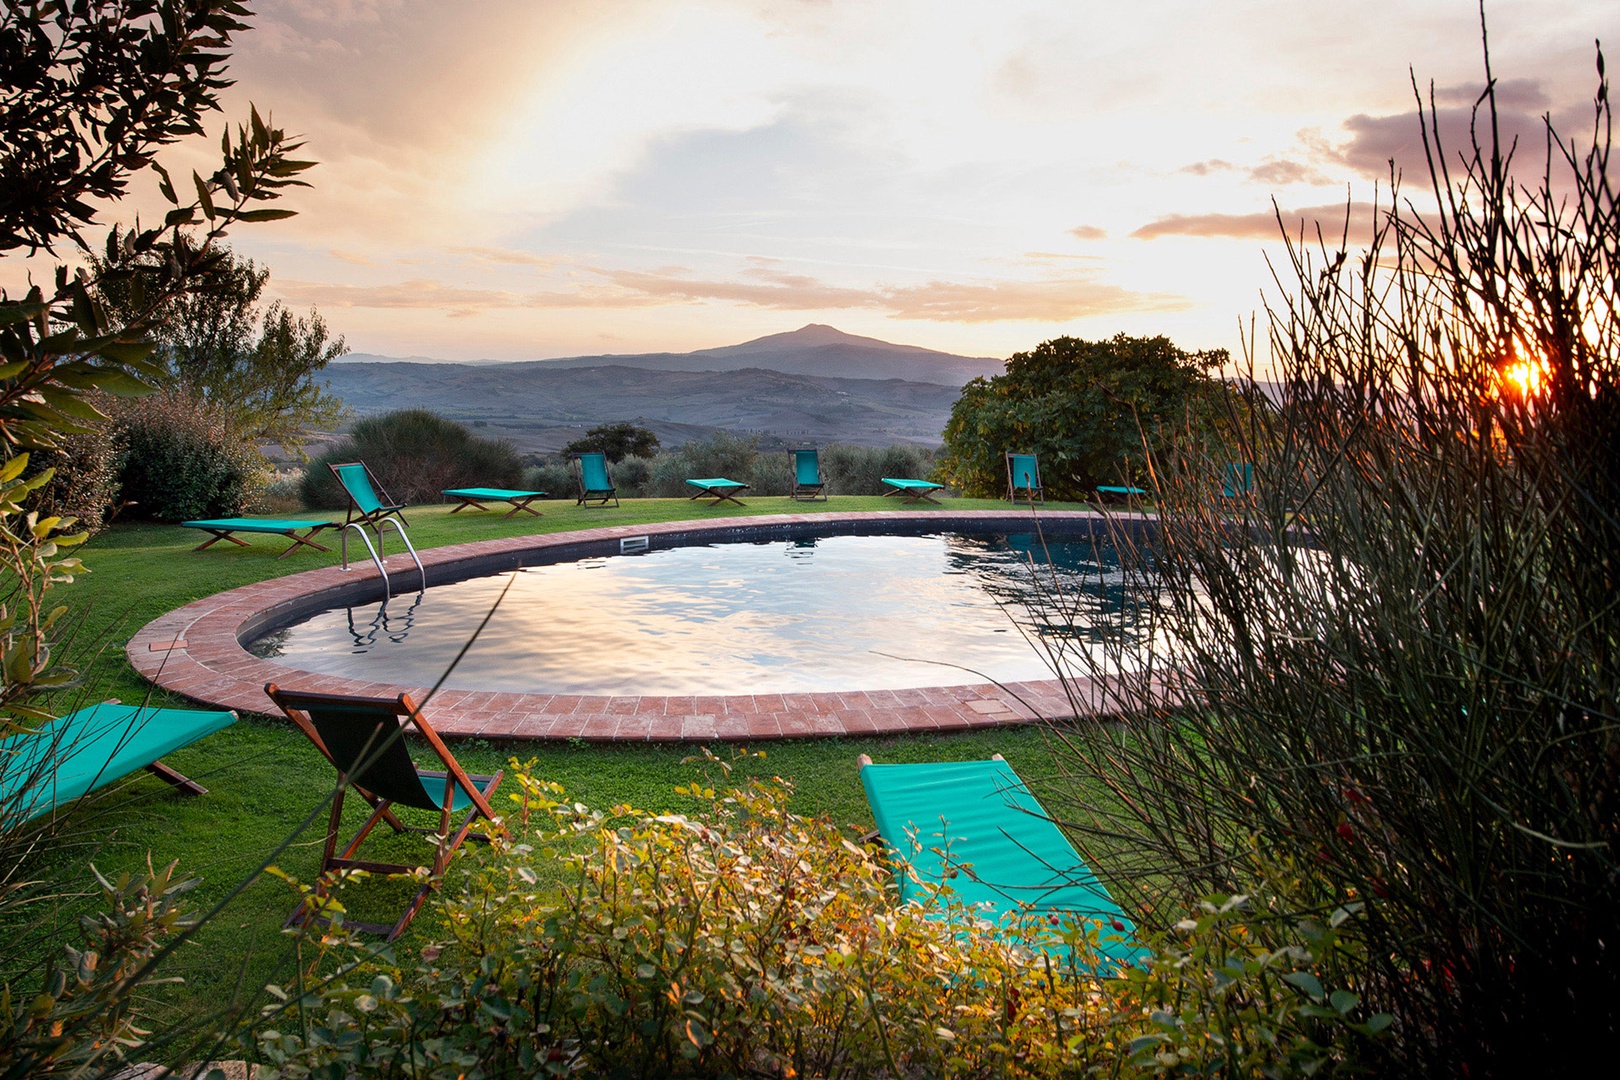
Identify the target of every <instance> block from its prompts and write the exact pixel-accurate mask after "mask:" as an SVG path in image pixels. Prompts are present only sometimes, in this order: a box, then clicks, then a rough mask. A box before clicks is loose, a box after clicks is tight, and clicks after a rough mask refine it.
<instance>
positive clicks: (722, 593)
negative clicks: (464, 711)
mask: <svg viewBox="0 0 1620 1080" xmlns="http://www.w3.org/2000/svg"><path fill="white" fill-rule="evenodd" d="M1032 553H1033V556H1034V558H1035V559H1036V560H1038V563H1039V566H1038V567H1032V565H1031V556H1032ZM1048 553H1049V554H1050V561H1048V558H1047V555H1048ZM1118 580H1119V573H1118V568H1117V566H1116V565H1114V564H1113V562H1112V560H1111V558H1110V556H1109V554H1108V553H1107V552H1106V551H1103V552H1099V551H1098V550H1097V549H1095V548H1094V546H1093V544H1092V542H1091V541H1090V540H1089V539H1087V540H1083V541H1079V542H1074V543H1049V544H1046V545H1043V544H1041V543H1040V541H1039V540H1037V539H1035V538H1033V537H1030V536H1011V537H1008V536H966V535H955V534H948V535H940V536H834V537H823V538H817V539H813V540H788V541H774V542H768V543H738V544H719V545H708V546H692V547H678V548H669V549H663V550H655V551H650V552H646V553H644V554H641V555H633V556H628V555H627V556H615V557H612V558H597V559H587V560H584V561H580V562H572V563H559V564H555V565H548V566H536V567H527V568H524V569H522V570H518V571H514V572H508V573H504V574H499V575H495V576H491V577H483V578H472V579H469V580H466V581H460V582H456V583H453V584H448V585H439V586H435V587H433V588H430V589H428V590H427V591H426V592H424V593H420V594H416V595H414V596H413V595H410V594H406V595H400V596H395V597H394V598H393V600H391V601H389V602H388V603H386V604H370V605H367V606H363V607H355V608H339V609H335V610H331V611H326V612H323V613H320V614H318V615H316V616H314V617H312V618H309V619H307V620H305V621H304V622H301V623H297V624H295V625H293V626H290V627H286V628H282V629H279V630H276V631H273V632H271V633H269V634H267V635H265V636H263V637H261V638H260V639H258V640H257V641H255V642H253V643H251V644H250V645H249V650H250V651H252V652H253V653H254V654H255V655H258V656H260V657H264V658H266V659H270V660H273V661H276V662H284V663H287V664H289V665H291V666H294V667H298V668H302V669H305V670H309V671H316V672H320V673H324V674H331V675H343V676H347V677H349V678H357V679H364V680H368V681H374V682H382V683H392V684H397V685H407V686H430V685H432V684H433V683H435V682H436V681H437V680H438V679H439V677H440V676H441V675H442V674H443V673H444V672H445V670H446V668H448V667H450V665H451V664H452V662H455V658H456V655H457V653H458V652H460V651H461V649H462V647H463V646H464V645H466V643H467V641H468V640H469V639H470V638H472V637H473V634H474V632H475V631H476V630H477V628H478V626H479V624H480V623H481V622H482V621H483V620H484V618H485V616H486V615H489V614H490V610H491V608H492V607H496V610H495V612H494V615H493V617H491V618H490V619H489V622H488V624H487V625H486V626H485V627H484V629H483V630H482V632H480V633H479V634H478V636H477V640H476V641H474V643H473V644H472V646H471V647H470V648H469V649H467V652H466V654H465V656H463V657H462V658H461V660H460V661H459V662H456V663H455V667H454V670H453V671H452V672H451V674H450V675H449V677H448V678H446V679H445V683H444V685H445V686H446V687H450V688H456V689H469V690H503V691H513V692H520V693H522V692H526V693H558V694H589V695H598V694H658V695H687V694H750V693H794V692H810V691H829V690H834V691H835V690H875V689H901V688H908V687H922V686H948V685H959V684H963V683H979V682H984V681H986V680H987V679H993V680H996V681H1001V682H1012V681H1022V680H1029V679H1049V678H1052V677H1053V671H1052V668H1051V666H1050V665H1049V663H1048V661H1047V659H1046V658H1045V656H1044V654H1045V653H1046V652H1048V651H1056V652H1058V653H1063V652H1064V651H1065V650H1073V649H1083V648H1094V647H1098V646H1097V640H1098V639H1097V634H1096V633H1094V632H1093V631H1092V629H1091V626H1090V622H1091V617H1092V616H1096V615H1100V614H1101V613H1102V612H1103V611H1104V610H1105V609H1107V610H1109V611H1112V612H1114V614H1112V615H1110V616H1109V617H1108V618H1106V619H1098V620H1097V621H1098V623H1099V624H1101V623H1103V622H1106V623H1109V624H1110V625H1117V624H1118V621H1119V616H1118V614H1117V612H1118V610H1119V605H1120V599H1119V597H1118V596H1117V595H1116V594H1115V590H1113V589H1112V588H1111V587H1110V586H1111V584H1117V582H1118ZM1054 586H1056V587H1057V589H1058V592H1059V593H1060V594H1061V595H1062V596H1063V601H1062V603H1063V606H1064V610H1063V611H1062V612H1061V613H1060V612H1057V611H1047V612H1045V613H1044V614H1040V613H1036V612H1033V611H1032V610H1031V608H1030V602H1031V601H1032V600H1037V598H1038V596H1039V595H1043V594H1044V595H1047V596H1049V597H1050V596H1051V595H1052V594H1053V589H1054ZM503 593H504V596H503V595H502V594H503ZM497 601H499V603H498V607H497ZM1037 606H1040V605H1039V604H1038V602H1037ZM1046 606H1048V607H1050V605H1046ZM1077 615H1078V616H1079V617H1078V618H1077V617H1076V616H1077Z"/></svg>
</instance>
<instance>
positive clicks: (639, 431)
mask: <svg viewBox="0 0 1620 1080" xmlns="http://www.w3.org/2000/svg"><path fill="white" fill-rule="evenodd" d="M563 453H565V454H606V455H607V459H608V460H609V461H610V462H612V463H613V464H615V465H617V464H618V463H619V462H621V461H623V460H624V459H625V458H627V457H639V458H650V457H652V456H653V455H654V454H656V453H658V436H657V435H654V434H653V433H652V432H650V431H648V430H647V429H646V428H644V427H637V426H636V425H634V424H632V423H631V422H630V421H628V420H621V421H619V422H618V423H616V424H601V425H599V426H597V427H593V428H591V430H589V431H587V432H586V433H585V437H584V438H583V439H575V440H574V441H573V442H571V443H569V444H568V445H567V446H565V447H563Z"/></svg>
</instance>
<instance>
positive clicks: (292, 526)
mask: <svg viewBox="0 0 1620 1080" xmlns="http://www.w3.org/2000/svg"><path fill="white" fill-rule="evenodd" d="M180 524H181V525H183V526H185V527H186V528H188V529H201V530H203V531H204V532H208V533H212V534H213V536H212V537H211V538H210V539H208V540H204V541H203V542H202V543H200V544H198V545H197V546H196V547H194V548H192V549H191V550H192V551H201V550H202V549H203V548H207V547H213V546H214V545H215V544H217V543H219V542H220V541H221V540H229V541H230V542H231V543H233V544H235V545H236V546H238V547H248V546H249V545H248V543H247V542H246V541H244V540H238V539H237V538H236V537H234V536H232V535H231V534H232V533H239V532H250V533H273V534H275V535H278V536H285V537H287V538H288V539H289V540H291V541H292V546H290V547H289V548H287V550H286V551H283V552H282V553H281V554H280V555H277V556H276V558H278V559H285V558H286V557H287V556H289V555H291V554H292V553H293V552H295V551H297V550H298V549H299V548H300V547H312V548H314V549H315V550H316V551H331V550H332V549H331V548H329V547H325V546H323V545H321V544H317V543H316V542H315V540H314V539H313V537H314V536H315V534H316V533H318V532H320V531H321V530H322V529H335V528H337V525H336V524H335V523H333V522H330V521H305V520H303V519H293V518H240V517H234V518H205V519H199V520H196V521H182V522H181V523H180ZM299 529H308V530H309V531H308V532H306V533H305V534H304V535H303V536H299V535H298V530H299Z"/></svg>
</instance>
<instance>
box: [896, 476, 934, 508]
mask: <svg viewBox="0 0 1620 1080" xmlns="http://www.w3.org/2000/svg"><path fill="white" fill-rule="evenodd" d="M883 482H884V483H885V484H888V485H889V487H890V489H891V490H889V491H885V492H884V493H883V497H884V498H885V499H887V498H889V497H890V496H892V495H904V496H905V497H906V502H908V503H914V502H922V501H923V500H927V501H928V502H931V503H937V502H939V500H938V499H936V498H934V492H936V491H942V490H944V487H945V485H944V484H936V483H934V482H933V481H931V480H907V479H905V478H904V477H897V476H885V477H884V478H883Z"/></svg>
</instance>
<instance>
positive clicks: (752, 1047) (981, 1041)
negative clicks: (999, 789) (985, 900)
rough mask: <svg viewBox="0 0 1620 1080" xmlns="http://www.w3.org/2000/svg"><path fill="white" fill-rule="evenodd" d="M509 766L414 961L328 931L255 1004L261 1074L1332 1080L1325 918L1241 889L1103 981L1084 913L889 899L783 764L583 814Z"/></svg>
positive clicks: (1343, 1030) (876, 872)
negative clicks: (1007, 916) (1007, 915)
mask: <svg viewBox="0 0 1620 1080" xmlns="http://www.w3.org/2000/svg"><path fill="white" fill-rule="evenodd" d="M512 764H513V767H514V770H515V771H516V772H517V774H518V775H517V779H518V781H519V785H520V787H521V789H522V791H521V793H520V794H516V795H513V796H511V798H512V799H513V801H514V803H515V804H516V806H515V808H514V810H515V812H514V814H513V815H512V817H511V818H509V819H508V825H509V826H513V825H517V826H518V831H519V832H520V833H521V837H520V839H521V842H519V843H516V844H514V845H513V846H510V847H506V846H500V847H498V848H497V850H496V852H495V854H494V856H493V857H491V858H490V859H487V860H485V861H484V862H483V863H482V864H480V865H477V866H476V867H473V868H471V869H468V870H466V875H465V878H464V886H463V888H462V889H461V891H460V893H459V895H456V896H453V897H451V898H450V899H449V900H448V901H447V902H446V904H445V907H444V913H445V916H446V920H447V921H446V933H447V935H448V936H447V938H446V940H445V941H444V942H443V943H442V944H434V945H430V946H428V947H427V948H425V949H423V950H422V953H421V961H420V962H419V963H418V962H415V961H414V960H404V959H403V958H399V957H396V956H395V955H391V954H389V955H382V956H379V955H377V954H376V952H375V951H374V950H366V951H365V952H364V953H357V952H355V951H351V950H354V949H355V945H354V943H353V942H345V940H344V938H343V936H342V935H341V933H329V934H328V936H327V937H326V939H325V940H324V942H323V945H324V947H325V948H327V949H329V950H333V951H332V952H331V954H329V955H327V956H326V957H325V958H324V959H322V960H320V961H319V965H317V964H316V963H311V964H309V967H310V968H311V969H312V970H313V969H314V968H315V967H317V966H323V967H328V968H329V967H330V965H332V964H334V963H336V964H337V965H338V966H339V969H340V970H341V971H342V974H340V975H339V976H337V977H336V978H333V979H331V980H329V981H325V982H304V983H301V984H299V985H294V986H288V987H285V988H281V989H280V990H278V991H277V992H276V995H275V996H276V997H277V999H278V1000H277V1002H276V1003H274V1004H272V1005H271V1006H270V1007H269V1008H267V1009H266V1011H265V1015H264V1018H263V1021H262V1026H261V1027H260V1029H259V1031H258V1035H257V1038H258V1050H259V1052H260V1054H261V1056H262V1058H263V1060H265V1061H267V1062H269V1063H271V1064H272V1065H274V1066H275V1072H274V1074H273V1075H275V1076H277V1077H282V1078H289V1080H290V1078H302V1077H309V1076H326V1075H355V1076H392V1075H404V1074H407V1073H408V1074H409V1075H413V1076H421V1077H446V1078H449V1077H456V1076H484V1077H493V1076H513V1077H519V1076H521V1077H530V1076H561V1075H591V1076H610V1075H656V1076H745V1075H747V1076H778V1077H781V1076H888V1077H904V1076H919V1075H926V1076H1014V1077H1016V1076H1028V1077H1036V1076H1050V1075H1070V1074H1072V1075H1086V1074H1088V1073H1090V1072H1092V1071H1096V1072H1100V1073H1104V1074H1107V1073H1109V1072H1118V1073H1122V1074H1125V1075H1135V1074H1142V1075H1158V1074H1163V1073H1165V1072H1167V1071H1171V1070H1167V1069H1166V1063H1167V1062H1168V1063H1171V1064H1173V1065H1174V1066H1175V1070H1174V1071H1182V1070H1186V1071H1191V1069H1192V1068H1193V1067H1194V1066H1196V1065H1203V1066H1206V1067H1209V1069H1210V1070H1211V1071H1217V1070H1218V1068H1219V1066H1221V1065H1222V1064H1227V1065H1235V1064H1236V1063H1237V1060H1236V1059H1235V1057H1234V1053H1235V1051H1234V1049H1233V1048H1232V1046H1231V1045H1229V1044H1223V1043H1222V1042H1221V1041H1220V1038H1221V1037H1224V1036H1229V1035H1231V1034H1232V1033H1233V1031H1234V1030H1235V1029H1238V1033H1239V1034H1240V1035H1241V1036H1242V1038H1243V1040H1244V1041H1242V1042H1240V1043H1239V1044H1237V1045H1238V1046H1240V1047H1241V1050H1242V1052H1243V1054H1244V1055H1245V1056H1244V1057H1243V1059H1242V1062H1243V1065H1244V1067H1245V1068H1253V1067H1254V1066H1255V1065H1256V1064H1257V1063H1259V1064H1270V1065H1277V1066H1279V1068H1277V1069H1276V1070H1275V1071H1276V1072H1277V1073H1278V1074H1283V1073H1287V1072H1289V1071H1290V1068H1289V1066H1290V1064H1291V1063H1292V1065H1293V1067H1294V1071H1297V1072H1298V1073H1301V1074H1303V1073H1305V1072H1307V1071H1310V1072H1315V1073H1316V1074H1317V1075H1327V1074H1330V1073H1331V1072H1332V1070H1333V1068H1335V1067H1337V1066H1338V1065H1340V1064H1342V1063H1344V1062H1345V1061H1346V1058H1347V1055H1346V1053H1345V1049H1344V1048H1345V1047H1346V1046H1350V1045H1354V1044H1355V1042H1356V1041H1357V1040H1358V1039H1359V1038H1360V1037H1361V1035H1360V1033H1359V1032H1358V1031H1356V1030H1355V1025H1356V1022H1355V1021H1354V1020H1351V1019H1347V1018H1346V1017H1345V1015H1344V1014H1349V1013H1351V1012H1352V1010H1353V1009H1354V1005H1353V1004H1350V1003H1349V1000H1348V999H1346V998H1344V997H1342V996H1341V997H1338V998H1336V999H1331V1000H1336V1001H1338V1002H1340V1003H1342V1004H1344V1005H1345V1009H1344V1012H1343V1013H1342V1014H1341V1013H1338V1012H1335V1011H1333V1009H1332V1008H1331V1007H1330V1009H1329V1012H1330V1013H1331V1015H1323V1016H1318V1015H1317V1012H1318V1011H1319V1010H1320V1006H1319V1005H1317V1004H1316V1002H1317V1001H1318V1000H1319V999H1320V998H1321V997H1322V995H1323V990H1322V985H1323V983H1322V978H1323V977H1325V976H1323V975H1322V974H1321V973H1322V972H1323V971H1324V967H1323V963H1322V960H1323V958H1326V957H1331V955H1332V954H1333V953H1334V951H1335V950H1336V948H1337V944H1336V940H1335V931H1334V930H1333V929H1332V928H1331V927H1318V926H1315V925H1314V924H1313V926H1312V927H1311V928H1310V930H1309V935H1310V936H1309V937H1307V936H1306V935H1305V934H1300V933H1295V932H1294V931H1292V930H1290V931H1289V933H1290V934H1292V935H1293V938H1292V940H1291V941H1290V942H1289V943H1288V944H1287V945H1285V946H1281V947H1277V948H1274V949H1271V950H1268V949H1266V948H1265V947H1264V946H1263V945H1262V944H1261V943H1260V940H1259V939H1258V938H1257V937H1256V936H1255V935H1254V934H1253V932H1252V926H1253V925H1255V924H1252V923H1251V922H1249V921H1246V920H1245V918H1244V916H1245V914H1246V913H1247V912H1248V910H1249V909H1248V908H1246V906H1245V901H1244V898H1241V897H1239V898H1235V899H1232V900H1228V901H1227V902H1226V903H1225V904H1224V905H1221V906H1219V907H1218V908H1217V907H1216V906H1214V905H1211V906H1210V911H1211V914H1209V915H1207V916H1205V917H1203V918H1201V919H1199V920H1190V921H1189V922H1187V923H1186V924H1185V925H1184V927H1183V928H1181V929H1180V930H1178V931H1177V932H1176V943H1175V945H1174V946H1172V947H1168V948H1167V951H1165V952H1162V953H1161V954H1160V959H1159V960H1158V961H1155V962H1154V963H1153V964H1151V965H1150V967H1149V968H1148V969H1147V970H1146V971H1142V972H1135V973H1132V974H1130V975H1129V977H1128V978H1126V979H1123V980H1120V979H1111V978H1099V977H1097V976H1096V975H1094V974H1093V973H1092V968H1091V959H1090V958H1092V957H1094V956H1095V953H1094V951H1093V949H1094V946H1095V936H1094V935H1095V933H1096V931H1095V930H1094V929H1091V928H1089V927H1082V926H1077V925H1074V924H1069V923H1064V924H1061V925H1059V926H1052V925H1050V924H1048V923H1047V922H1046V921H1045V920H1044V919H1041V920H1036V922H1037V923H1038V925H1033V924H1032V925H1008V926H1003V927H999V928H998V927H992V926H991V925H990V924H988V923H986V922H984V921H983V920H981V919H979V918H977V917H976V916H975V915H974V913H973V912H971V911H967V910H964V909H963V908H962V907H961V906H960V905H959V904H954V903H953V902H952V901H951V899H950V897H949V894H948V893H942V894H941V895H939V896H938V897H936V898H935V899H934V900H933V901H931V903H930V905H928V906H916V905H907V906H901V907H896V906H895V903H894V901H895V895H896V894H895V890H894V886H893V880H892V877H891V875H890V871H889V868H888V866H887V864H886V862H885V860H884V859H883V858H882V857H880V856H878V855H876V854H874V852H873V851H872V850H871V849H868V848H863V847H858V846H856V845H854V844H852V843H850V842H849V841H848V840H846V839H845V838H844V836H843V835H842V834H841V833H840V831H839V830H838V829H837V828H835V827H834V826H832V825H831V824H830V823H829V822H826V821H824V820H814V819H806V818H802V817H799V816H796V815H794V814H792V813H790V812H788V810H787V799H788V796H789V788H788V787H787V785H785V784H784V783H783V782H782V781H780V780H773V781H752V782H750V783H749V784H748V785H747V786H746V787H745V788H743V789H740V790H731V791H729V792H725V793H722V794H717V793H716V792H715V791H714V790H713V789H712V788H710V787H708V786H706V785H705V784H703V783H693V784H691V785H689V786H687V787H685V788H684V789H681V791H682V793H684V794H687V795H690V796H691V797H693V798H694V799H695V800H697V803H698V807H699V809H698V811H697V812H696V813H694V814H693V815H691V816H688V815H684V814H659V815H653V814H647V813H642V812H638V811H635V810H633V809H631V808H630V807H626V806H621V807H616V808H615V809H614V810H613V812H612V813H611V814H602V813H598V812H593V811H590V810H589V809H587V808H586V807H584V806H582V805H579V804H571V803H568V802H566V801H565V800H564V799H563V792H562V791H561V789H560V788H559V787H557V786H556V785H554V784H549V783H545V782H543V781H540V780H538V779H537V778H535V777H534V776H533V775H532V774H531V773H530V772H529V771H528V769H527V767H524V766H520V765H519V764H518V763H517V762H513V763H512ZM556 860H562V861H563V862H564V863H565V864H566V865H567V867H568V872H567V875H566V880H565V881H564V882H563V883H562V886H561V888H559V889H555V890H552V889H546V888H544V887H542V886H540V885H539V884H538V882H539V880H540V874H538V873H537V872H536V867H537V865H538V864H539V863H540V862H542V861H543V862H546V863H553V862H555V861H556ZM461 865H463V866H466V864H465V863H463V864H461ZM333 913H334V914H337V912H335V911H334V912H333ZM1348 917H1349V913H1345V914H1344V915H1342V916H1338V917H1336V919H1335V921H1336V922H1342V921H1343V919H1344V918H1348ZM1271 936H1276V935H1271ZM1038 939H1041V940H1046V941H1050V942H1053V943H1054V944H1055V945H1057V946H1059V951H1058V952H1056V953H1053V954H1049V953H1047V952H1045V951H1042V950H1041V949H1040V948H1037V947H1032V945H1031V943H1033V942H1035V941H1036V940H1038ZM1063 948H1067V949H1068V950H1070V951H1069V952H1067V953H1065V952H1063V951H1062V949H1063ZM1064 956H1067V957H1069V958H1070V959H1061V957H1064ZM356 960H358V961H359V963H358V966H353V962H354V961H356ZM1290 980H1293V981H1290ZM1217 988H1218V989H1217ZM1335 993H1338V991H1335ZM1313 995H1315V996H1313ZM1353 996H1354V995H1352V997H1353ZM1212 1000H1216V1001H1219V1002H1221V1005H1220V1006H1219V1007H1218V1008H1217V1009H1215V1010H1214V1011H1206V1010H1205V1009H1203V1008H1201V1006H1207V1005H1208V1004H1209V1002H1210V1001H1212ZM1335 1018H1337V1020H1335ZM1312 1036H1316V1037H1317V1038H1312ZM1318 1039H1320V1041H1318ZM1183 1051H1185V1053H1184V1052H1183Z"/></svg>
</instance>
